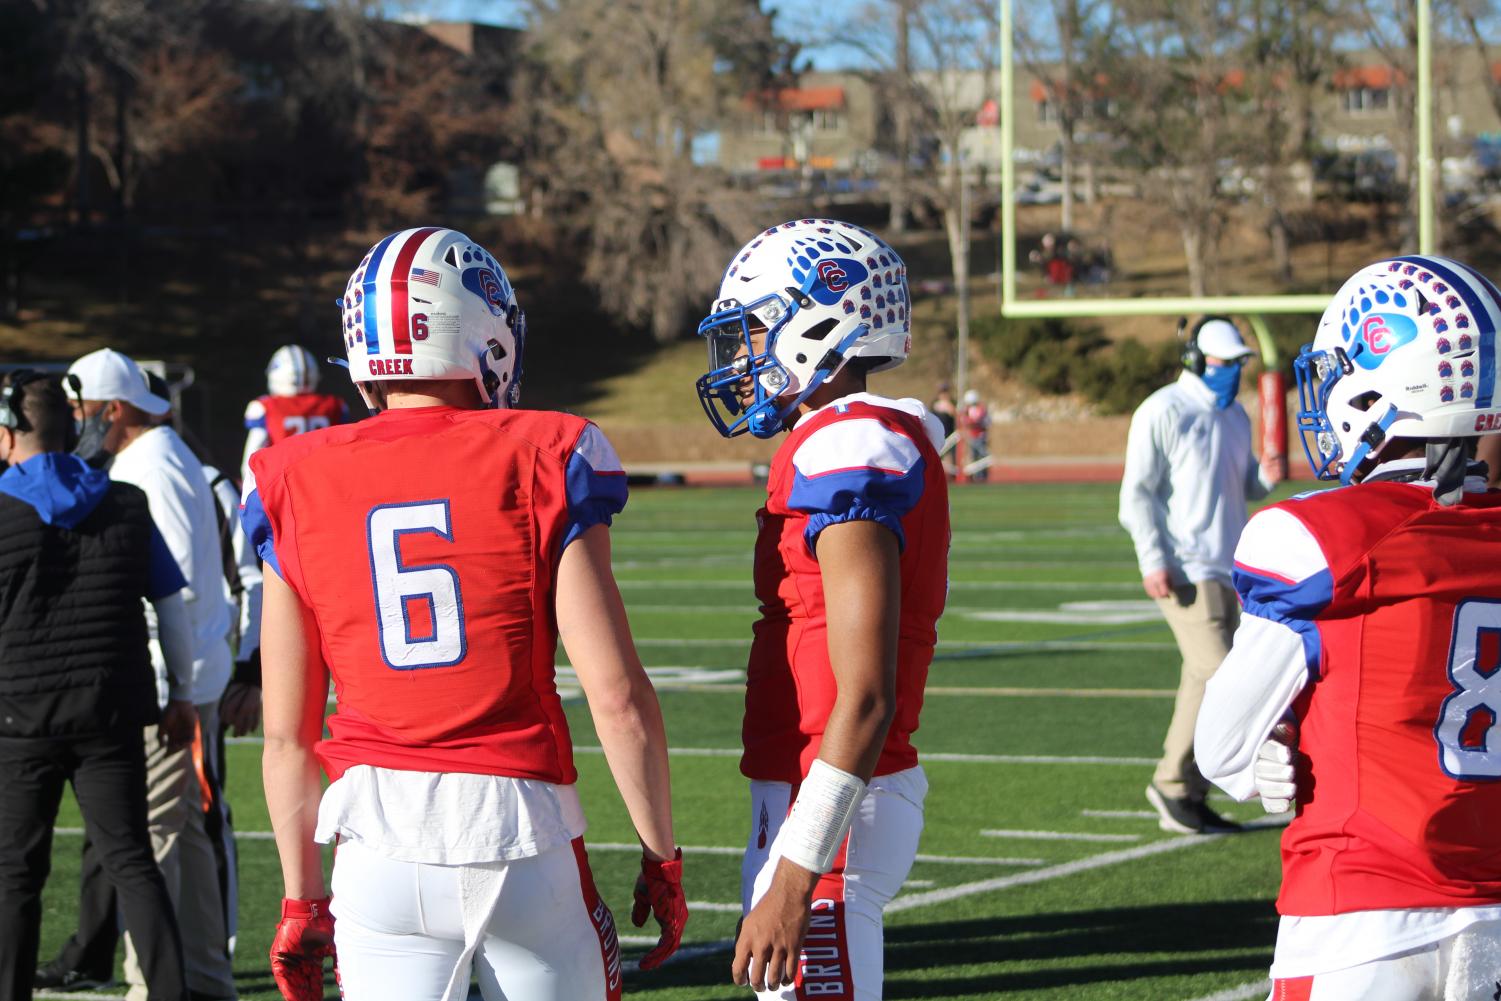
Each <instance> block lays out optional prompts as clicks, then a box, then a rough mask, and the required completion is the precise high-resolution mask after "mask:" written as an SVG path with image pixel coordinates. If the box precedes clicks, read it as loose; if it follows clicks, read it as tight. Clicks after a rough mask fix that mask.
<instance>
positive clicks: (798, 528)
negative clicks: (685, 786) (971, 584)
mask: <svg viewBox="0 0 1501 1001" xmlns="http://www.w3.org/2000/svg"><path fill="white" fill-rule="evenodd" d="M927 420H928V421H931V422H932V424H933V425H934V433H936V434H941V431H940V430H939V428H938V423H937V420H936V419H934V418H932V417H931V415H928V416H927ZM852 520H870V521H876V522H878V523H880V524H882V525H885V526H886V527H887V528H890V529H891V530H892V531H893V532H895V533H896V535H897V537H898V539H899V540H900V542H901V545H902V556H901V575H902V607H901V624H900V635H899V637H898V640H897V672H898V673H897V694H896V698H897V705H896V715H895V718H894V719H893V720H892V723H891V729H890V730H889V731H888V733H887V736H886V743H885V745H884V746H883V747H882V749H881V757H880V759H879V761H878V762H877V763H876V770H875V774H877V775H888V774H890V773H892V772H897V771H901V770H902V769H905V768H911V767H912V766H914V765H916V764H917V751H916V750H915V749H914V748H913V746H912V741H911V736H912V732H913V731H914V730H916V729H917V722H918V714H919V712H920V711H921V710H922V701H923V687H924V685H925V684H926V683H927V677H928V665H929V663H931V661H932V659H933V647H934V645H935V644H936V643H937V640H938V633H937V628H936V626H937V622H938V617H939V616H940V615H941V614H942V613H943V604H944V599H945V597H946V594H947V589H948V550H949V506H948V481H947V478H946V476H945V474H944V470H943V463H942V462H941V461H940V460H939V458H938V452H937V450H936V449H935V448H934V445H933V442H932V440H931V439H930V437H929V435H928V432H927V430H926V429H925V426H924V411H923V410H922V408H921V405H920V404H917V403H916V401H901V402H900V403H898V402H893V401H889V400H883V399H881V398H879V397H872V396H867V395H865V394H859V395H857V396H854V397H849V398H847V399H846V400H842V401H840V402H838V403H835V404H831V405H830V406H828V407H826V408H824V409H823V410H820V411H818V412H816V413H814V414H811V415H809V416H807V417H805V418H803V420H802V421H800V422H799V423H798V425H797V428H796V429H795V430H794V431H793V432H792V433H791V434H790V435H789V436H788V438H787V440H786V441H785V442H784V443H783V444H782V447H781V448H780V449H779V450H778V451H777V454H776V457H775V458H774V459H773V461H772V466H771V475H770V478H769V480H768V482H767V501H766V506H765V507H764V508H762V509H761V511H760V512H759V513H758V514H757V521H758V524H759V526H760V531H759V532H758V534H757V536H756V552H755V583H756V597H757V598H758V599H759V600H760V602H761V619H760V621H758V622H757V623H756V625H755V639H754V641H753V642H752V644H751V654H750V664H749V668H748V672H747V678H746V694H745V722H744V726H743V728H742V737H743V740H744V742H745V754H744V756H743V757H742V758H741V762H740V769H741V771H742V772H743V773H744V774H745V775H746V776H748V777H750V778H753V779H765V780H772V781H782V782H791V783H794V784H796V783H799V782H801V781H802V779H803V776H805V775H806V774H807V773H808V768H809V766H811V765H812V763H813V759H814V758H816V757H818V747H819V742H820V740H821V739H822V737H823V731H824V726H825V724H826V723H827V722H828V718H829V712H830V710H831V709H833V707H834V698H835V695H836V694H837V692H836V688H835V684H834V674H833V669H832V668H831V667H830V664H829V644H828V621H827V617H826V614H825V609H824V597H823V578H822V576H821V571H820V567H819V563H818V551H817V545H818V533H819V532H821V531H823V529H825V528H827V527H828V526H830V525H834V524H838V523H840V522H845V521H852Z"/></svg>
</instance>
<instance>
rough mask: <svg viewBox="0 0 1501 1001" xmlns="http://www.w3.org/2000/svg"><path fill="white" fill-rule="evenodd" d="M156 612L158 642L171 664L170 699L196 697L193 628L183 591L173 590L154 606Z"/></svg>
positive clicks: (179, 700) (169, 665)
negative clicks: (184, 602) (194, 692)
mask: <svg viewBox="0 0 1501 1001" xmlns="http://www.w3.org/2000/svg"><path fill="white" fill-rule="evenodd" d="M151 607H152V608H153V609H154V610H155V611H156V639H157V643H158V644H159V645H160V647H161V651H162V660H164V661H166V664H167V698H169V699H172V700H173V701H176V702H182V701H186V700H188V699H191V698H192V697H193V627H192V625H191V624H190V623H189V621H188V608H187V606H186V605H184V604H183V602H182V592H181V591H173V592H172V593H171V594H169V595H167V596H166V597H165V598H158V599H157V600H155V601H153V602H152V603H151Z"/></svg>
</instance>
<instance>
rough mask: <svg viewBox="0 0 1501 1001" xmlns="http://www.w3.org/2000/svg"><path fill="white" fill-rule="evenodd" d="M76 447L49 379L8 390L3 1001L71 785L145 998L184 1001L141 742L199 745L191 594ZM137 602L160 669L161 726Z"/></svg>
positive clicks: (2, 423) (20, 381)
mask: <svg viewBox="0 0 1501 1001" xmlns="http://www.w3.org/2000/svg"><path fill="white" fill-rule="evenodd" d="M87 391H88V390H85V392H87ZM72 429H73V417H72V414H71V413H70V406H69V401H68V399H67V397H66V395H65V394H64V392H63V388H62V384H61V383H60V382H59V381H58V380H57V379H56V378H54V377H50V376H44V375H40V374H38V373H35V372H28V371H24V370H23V371H17V372H12V373H10V375H9V376H8V377H7V378H6V380H5V383H4V385H3V387H0V467H5V471H4V473H3V474H0V769H3V771H4V774H5V781H3V782H0V1001H24V999H27V998H30V997H31V993H32V988H33V983H34V973H35V970H36V962H37V946H38V942H39V937H40V930H41V919H42V899H41V894H42V887H43V884H44V883H45V882H46V879H47V873H48V871H49V870H50V868H51V863H52V833H53V824H54V823H56V819H57V809H58V805H59V802H60V801H61V797H62V791H63V785H64V783H71V784H72V786H73V791H74V794H75V795H76V796H77V797H78V805H79V808H80V810H81V811H82V813H83V821H84V829H85V831H86V832H87V835H88V837H89V838H91V839H92V840H93V842H94V845H95V854H96V855H97V857H98V859H99V861H100V864H101V866H102V868H103V871H104V873H105V878H106V879H107V880H108V881H109V883H110V884H112V885H113V887H114V888H115V890H116V891H117V894H118V899H119V905H120V911H121V914H122V916H123V919H124V922H125V927H126V928H127V929H128V930H129V932H130V935H131V936H132V938H133V940H134V941H135V942H136V948H137V955H138V956H139V959H140V967H141V970H142V973H143V981H144V985H145V986H144V988H143V989H144V990H145V996H146V998H147V999H148V1001H186V999H187V997H188V992H187V987H186V985H185V982H184V973H183V954H182V939H181V937H180V935H179V931H178V925H177V920H176V918H175V917H174V914H173V905H172V900H171V898H170V896H169V895H168V891H167V884H166V882H165V880H164V879H163V877H162V873H161V871H160V870H159V869H158V868H157V864H156V860H155V859H154V858H153V857H152V850H151V836H150V834H149V833H148V830H147V819H146V751H145V747H144V745H143V744H142V739H141V738H142V733H143V728H145V727H147V726H151V727H152V730H153V739H159V740H161V741H163V742H165V744H166V750H167V751H168V752H169V753H170V752H177V751H179V750H180V749H182V748H184V747H186V746H187V745H188V744H190V743H191V741H192V737H193V730H194V726H195V724H196V720H195V718H194V710H193V702H192V698H191V696H192V680H193V679H192V669H193V664H192V661H193V654H192V649H193V648H192V635H191V624H190V621H189V618H188V613H187V610H186V608H185V607H184V605H183V600H182V591H183V589H184V586H185V584H186V582H185V581H184V580H183V576H182V573H181V571H180V570H179V569H178V566H177V563H176V562H175V561H174V560H173V558H172V553H171V552H170V551H169V550H168V548H167V545H166V543H165V542H164V541H163V539H162V536H161V534H160V533H159V532H158V531H157V529H156V527H155V525H154V524H153V523H152V519H151V513H150V510H149V508H148V504H147V499H146V496H145V495H144V494H143V493H142V492H141V491H140V490H139V489H138V488H136V487H134V486H131V485H129V484H125V483H118V482H112V481H111V480H110V478H109V476H108V475H107V474H105V473H103V472H100V471H98V470H95V469H91V468H90V467H89V466H88V465H87V464H86V463H85V462H84V461H83V460H82V459H80V458H78V457H77V456H75V455H70V454H68V451H67V449H68V447H69V445H70V444H71V442H70V441H69V438H70V436H71V434H72ZM143 600H145V601H149V602H150V603H151V605H152V607H153V608H154V609H155V612H156V621H157V626H158V628H157V635H158V639H159V641H160V647H161V650H162V653H163V655H164V658H165V666H166V670H167V681H168V699H167V702H166V706H165V708H164V709H158V705H157V682H156V678H155V674H154V672H153V670H152V665H151V657H150V653H149V651H148V649H147V634H146V618H145V612H144V609H143V604H142V602H143ZM158 724H159V725H158ZM106 977H107V974H106Z"/></svg>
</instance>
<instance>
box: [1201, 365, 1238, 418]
mask: <svg viewBox="0 0 1501 1001" xmlns="http://www.w3.org/2000/svg"><path fill="white" fill-rule="evenodd" d="M1240 368H1241V363H1240V362H1234V363H1232V364H1229V365H1210V366H1206V367H1205V369H1204V374H1203V375H1202V376H1200V378H1202V379H1203V380H1204V385H1206V386H1208V387H1209V391H1210V392H1212V393H1213V394H1214V405H1215V406H1216V407H1218V408H1219V409H1221V410H1224V409H1225V408H1226V407H1228V406H1229V405H1230V404H1232V403H1234V402H1235V394H1236V393H1238V392H1239V391H1240Z"/></svg>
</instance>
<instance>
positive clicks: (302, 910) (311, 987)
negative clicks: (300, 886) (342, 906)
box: [271, 897, 338, 1001]
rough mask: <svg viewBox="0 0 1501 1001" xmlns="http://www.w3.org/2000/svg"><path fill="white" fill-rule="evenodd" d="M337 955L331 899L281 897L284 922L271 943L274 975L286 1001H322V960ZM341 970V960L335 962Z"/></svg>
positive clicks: (278, 926)
mask: <svg viewBox="0 0 1501 1001" xmlns="http://www.w3.org/2000/svg"><path fill="white" fill-rule="evenodd" d="M333 955H334V918H333V915H332V914H330V913H329V912H328V898H327V897H324V898H323V899H322V900H292V899H290V898H285V897H284V898H282V902H281V922H280V923H279V924H278V925H277V926H276V937H275V938H274V939H272V940H271V976H272V977H274V978H275V979H276V987H277V989H278V990H280V991H281V996H282V997H283V998H285V999H286V1001H323V960H324V959H326V958H328V957H330V956H333ZM334 964H335V966H334V968H335V969H336V970H337V969H338V959H337V958H335V960H334Z"/></svg>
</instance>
